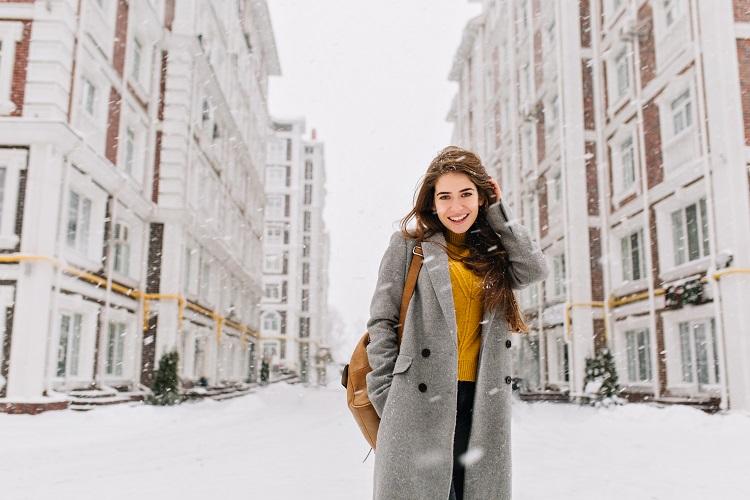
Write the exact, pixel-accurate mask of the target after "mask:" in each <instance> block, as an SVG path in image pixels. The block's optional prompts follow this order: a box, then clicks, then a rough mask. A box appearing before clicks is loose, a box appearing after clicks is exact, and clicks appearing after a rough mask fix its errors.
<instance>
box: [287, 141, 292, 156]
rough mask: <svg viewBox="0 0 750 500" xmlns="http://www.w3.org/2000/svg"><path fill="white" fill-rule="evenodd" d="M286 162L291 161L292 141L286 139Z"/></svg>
mask: <svg viewBox="0 0 750 500" xmlns="http://www.w3.org/2000/svg"><path fill="white" fill-rule="evenodd" d="M286 160H287V161H292V140H291V139H286Z"/></svg>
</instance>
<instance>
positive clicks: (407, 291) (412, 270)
mask: <svg viewBox="0 0 750 500" xmlns="http://www.w3.org/2000/svg"><path fill="white" fill-rule="evenodd" d="M412 254H414V257H412V259H411V264H409V272H408V273H407V274H406V283H405V284H404V294H403V295H402V296H401V311H400V313H399V316H398V317H399V324H398V344H399V345H401V339H402V338H403V336H404V323H405V322H406V311H407V310H408V309H409V302H410V301H411V296H412V295H414V289H415V288H416V287H417V278H418V277H419V271H420V270H421V269H422V259H424V253H423V252H422V247H421V246H420V245H417V246H415V247H414V249H413V250H412Z"/></svg>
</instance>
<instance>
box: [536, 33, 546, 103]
mask: <svg viewBox="0 0 750 500" xmlns="http://www.w3.org/2000/svg"><path fill="white" fill-rule="evenodd" d="M543 83H544V64H542V30H536V31H535V32H534V86H535V87H536V88H537V89H540V88H542V84H543Z"/></svg>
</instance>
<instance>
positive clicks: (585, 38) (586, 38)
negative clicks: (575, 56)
mask: <svg viewBox="0 0 750 500" xmlns="http://www.w3.org/2000/svg"><path fill="white" fill-rule="evenodd" d="M589 1H590V0H580V2H579V15H580V19H581V47H591V8H590V5H589Z"/></svg>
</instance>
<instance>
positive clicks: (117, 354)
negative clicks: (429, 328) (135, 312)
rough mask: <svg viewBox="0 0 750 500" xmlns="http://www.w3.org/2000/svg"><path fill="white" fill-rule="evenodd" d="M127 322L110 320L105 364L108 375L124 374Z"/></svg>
mask: <svg viewBox="0 0 750 500" xmlns="http://www.w3.org/2000/svg"><path fill="white" fill-rule="evenodd" d="M127 332H128V331H127V326H126V325H125V323H120V322H114V321H113V322H110V323H109V330H108V332H107V352H106V356H107V357H106V360H105V364H104V372H105V373H106V374H107V375H115V376H120V375H122V374H123V363H124V355H125V336H126V335H127Z"/></svg>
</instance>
